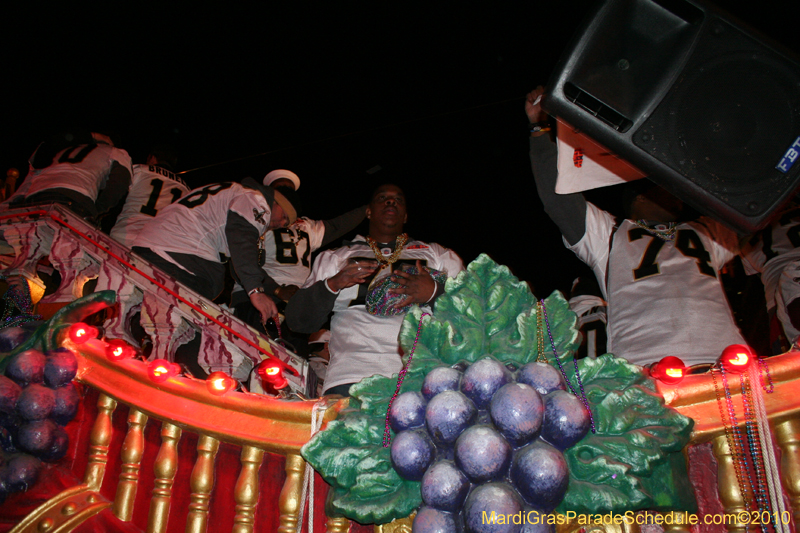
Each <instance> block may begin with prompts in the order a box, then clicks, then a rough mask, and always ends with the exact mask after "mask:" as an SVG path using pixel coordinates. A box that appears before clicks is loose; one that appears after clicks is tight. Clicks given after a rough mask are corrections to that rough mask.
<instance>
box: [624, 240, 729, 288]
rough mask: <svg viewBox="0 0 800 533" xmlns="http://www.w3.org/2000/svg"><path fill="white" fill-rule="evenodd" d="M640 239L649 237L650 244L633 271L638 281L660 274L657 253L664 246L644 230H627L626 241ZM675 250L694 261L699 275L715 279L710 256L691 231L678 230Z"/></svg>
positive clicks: (662, 241)
mask: <svg viewBox="0 0 800 533" xmlns="http://www.w3.org/2000/svg"><path fill="white" fill-rule="evenodd" d="M642 237H650V243H649V244H648V245H647V248H645V250H644V255H642V260H641V261H640V262H639V266H638V267H636V268H634V269H633V279H634V281H638V280H640V279H643V278H647V277H650V276H655V275H657V274H660V273H661V270H660V268H659V266H658V253H659V252H660V251H661V249H662V248H663V247H664V245H665V244H666V241H664V240H662V239H660V238H658V237H656V236H655V235H653V234H651V233H650V232H648V231H647V230H646V229H644V228H638V227H637V228H631V229H630V230H628V240H629V241H630V242H634V241H638V240H639V239H641V238H642ZM675 248H676V249H677V250H678V251H680V252H681V254H683V255H684V256H686V257H691V258H693V259H695V261H696V263H697V269H698V270H699V271H700V273H701V274H705V275H706V276H711V277H712V278H716V277H717V272H716V270H714V267H713V266H712V265H711V254H709V253H708V251H707V250H706V249H705V246H703V241H702V240H701V239H700V236H699V235H698V234H697V233H696V232H695V231H694V230H691V229H679V230H678V231H677V233H676V236H675Z"/></svg>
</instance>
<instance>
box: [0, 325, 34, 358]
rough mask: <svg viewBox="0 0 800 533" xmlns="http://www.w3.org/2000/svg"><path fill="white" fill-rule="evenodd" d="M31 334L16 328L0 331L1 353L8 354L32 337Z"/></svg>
mask: <svg viewBox="0 0 800 533" xmlns="http://www.w3.org/2000/svg"><path fill="white" fill-rule="evenodd" d="M30 335H31V334H30V332H28V331H26V330H24V329H22V328H19V327H16V328H3V329H0V353H8V352H10V351H11V350H13V349H14V348H16V347H17V346H19V345H20V344H22V343H23V342H25V339H27V338H28V337H30Z"/></svg>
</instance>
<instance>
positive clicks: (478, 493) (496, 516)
mask: <svg viewBox="0 0 800 533" xmlns="http://www.w3.org/2000/svg"><path fill="white" fill-rule="evenodd" d="M524 519H525V516H524V515H523V511H522V502H521V501H520V497H519V496H518V495H517V493H516V491H515V490H514V489H512V488H511V487H510V486H508V485H507V484H505V483H487V484H486V485H480V486H478V487H475V488H474V489H473V490H472V492H470V494H469V496H468V497H467V503H466V504H465V506H464V525H465V526H466V528H467V531H468V532H469V533H518V532H519V531H520V529H521V528H522V522H523V521H524ZM515 521H516V522H517V523H516V524H515V523H514V522H515Z"/></svg>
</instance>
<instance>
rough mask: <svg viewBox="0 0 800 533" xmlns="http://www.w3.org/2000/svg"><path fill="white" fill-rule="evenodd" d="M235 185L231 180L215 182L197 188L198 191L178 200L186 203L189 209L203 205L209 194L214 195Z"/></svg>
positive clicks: (180, 202)
mask: <svg viewBox="0 0 800 533" xmlns="http://www.w3.org/2000/svg"><path fill="white" fill-rule="evenodd" d="M231 185H233V184H232V183H230V182H226V183H213V184H211V185H208V186H207V187H203V188H202V189H197V190H196V191H194V192H192V193H190V194H187V195H186V196H184V197H183V198H181V200H180V201H179V202H178V203H179V204H181V205H185V206H186V207H188V208H189V209H191V208H193V207H197V206H198V205H203V204H204V203H206V200H208V197H209V196H214V195H215V194H217V193H219V192H222V191H224V190H225V189H229V188H230V187H231Z"/></svg>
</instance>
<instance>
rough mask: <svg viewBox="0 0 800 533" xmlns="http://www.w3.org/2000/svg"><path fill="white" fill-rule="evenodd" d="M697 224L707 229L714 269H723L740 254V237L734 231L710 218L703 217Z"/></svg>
mask: <svg viewBox="0 0 800 533" xmlns="http://www.w3.org/2000/svg"><path fill="white" fill-rule="evenodd" d="M697 222H698V223H699V224H700V225H701V227H702V226H704V227H705V229H706V231H707V235H708V238H709V240H710V241H711V242H710V244H711V248H712V257H713V258H714V268H715V269H717V270H720V269H722V267H724V266H725V265H726V264H728V263H729V262H730V261H731V260H732V259H733V258H734V257H736V255H737V254H738V253H739V249H740V247H739V237H738V235H736V233H735V232H734V231H733V230H732V229H729V228H728V227H727V226H723V225H722V224H721V223H719V222H717V221H716V220H713V219H711V218H708V217H701V218H699V219H698V221H697Z"/></svg>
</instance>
